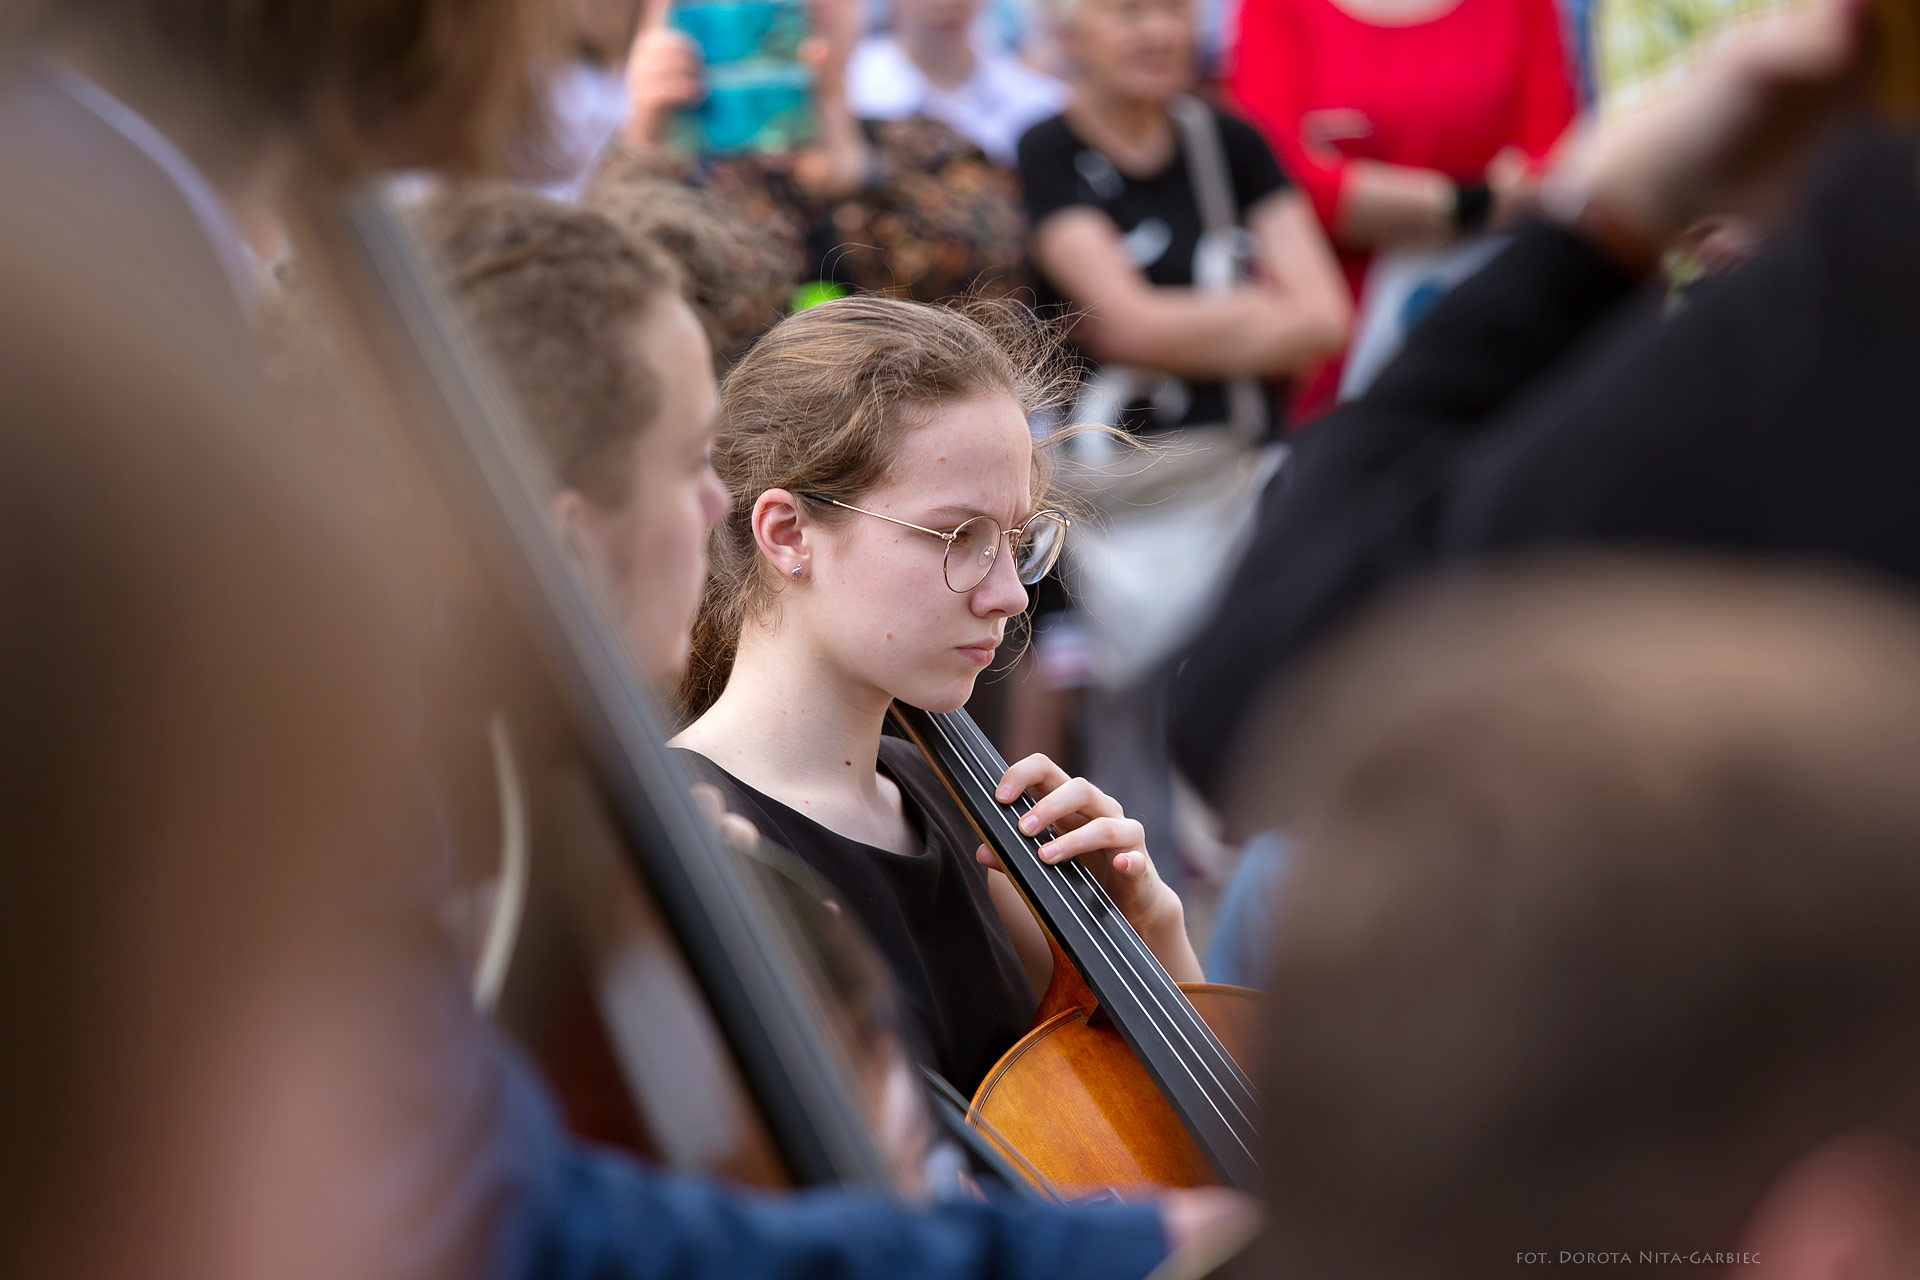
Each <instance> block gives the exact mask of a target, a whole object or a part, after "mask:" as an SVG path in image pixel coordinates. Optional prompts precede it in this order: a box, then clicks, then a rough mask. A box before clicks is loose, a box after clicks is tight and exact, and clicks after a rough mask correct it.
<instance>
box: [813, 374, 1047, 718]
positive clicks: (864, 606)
mask: <svg viewBox="0 0 1920 1280" xmlns="http://www.w3.org/2000/svg"><path fill="white" fill-rule="evenodd" d="M1032 500H1033V438H1032V436H1031V435H1030V434H1029V433H1028V431H1027V422H1026V417H1025V415H1024V414H1023V413H1022V412H1021V410H1020V406H1019V405H1018V404H1017V403H1015V402H1014V400H1013V399H1012V397H1010V396H1007V395H1005V394H998V393H995V394H989V395H982V396H977V397H972V398H969V399H965V400H956V401H950V402H948V403H946V404H943V405H941V406H939V407H938V408H936V409H934V410H933V411H932V412H931V413H929V414H928V415H927V416H926V419H925V422H924V424H923V425H921V426H919V427H918V428H916V429H914V430H913V431H912V432H910V433H909V434H908V436H907V437H906V439H905V440H904V441H903V442H902V443H901V446H900V451H899V453H898V455H897V456H896V457H895V459H894V462H893V466H892V468H891V469H890V471H889V478H888V479H887V480H886V481H885V482H884V483H882V484H881V485H880V486H879V487H877V488H875V489H873V490H871V491H870V492H868V493H866V494H864V495H863V496H862V497H860V498H859V499H856V502H857V503H858V505H859V506H862V507H865V508H866V509H867V510H869V511H876V512H880V513H881V514H884V515H888V516H892V517H894V518H895V519H898V520H907V521H911V522H912V523H914V524H917V525H923V526H925V527H926V528H928V529H938V530H941V531H943V532H944V531H946V530H950V529H953V528H954V527H955V526H957V525H959V524H960V523H961V522H962V521H964V520H968V519H970V518H972V517H974V516H979V515H987V516H992V517H993V518H994V519H995V520H996V521H998V522H999V523H1000V527H1001V528H1002V529H1011V528H1013V527H1014V526H1015V525H1017V524H1019V523H1020V522H1021V521H1023V520H1025V519H1026V518H1027V514H1028V509H1029V507H1030V505H1031V503H1032ZM840 514H842V515H844V517H845V520H844V521H836V522H835V524H834V525H833V526H832V527H828V526H826V525H823V524H821V523H819V522H818V521H809V522H808V523H807V524H806V526H805V534H804V537H805V543H806V547H807V550H808V554H809V558H810V570H811V572H810V576H809V579H808V580H807V581H806V582H804V583H798V584H795V585H796V586H797V587H798V589H797V590H793V591H789V592H788V593H786V595H787V599H786V601H784V602H783V603H784V604H785V605H786V606H787V607H786V608H784V609H783V610H782V614H783V619H782V620H783V623H784V622H786V621H789V620H790V621H791V622H792V623H793V624H795V625H797V626H798V627H799V628H801V629H802V630H803V631H804V635H803V636H795V637H793V638H794V639H798V640H801V641H802V642H803V643H806V644H808V645H809V646H811V647H812V649H813V650H814V651H815V652H816V653H818V654H819V655H821V657H822V658H823V659H824V661H825V665H826V667H827V669H828V670H827V675H828V678H829V679H833V680H836V681H838V682H841V683H843V685H844V687H845V689H846V691H847V693H848V694H849V696H850V697H852V698H853V699H855V700H856V701H861V702H865V701H875V702H882V703H884V701H885V700H887V699H892V698H899V699H900V700H902V701H903V702H906V703H908V704H910V705H912V706H916V707H923V708H925V709H927V710H929V711H952V710H954V709H956V708H958V707H960V706H963V705H964V704H965V703H966V701H967V698H968V697H969V696H970V695H971V694H972V692H973V682H974V680H975V679H976V678H977V677H978V676H979V674H980V673H981V672H982V671H983V670H985V669H986V667H987V664H988V663H990V662H991V661H993V655H994V650H995V649H996V648H998V646H999V644H1000V642H1001V640H1002V639H1003V638H1004V636H1005V634H1006V625H1007V619H1008V618H1010V617H1012V616H1014V615H1015V614H1017V613H1020V612H1021V611H1022V610H1024V609H1025V608H1026V607H1027V591H1026V588H1025V587H1023V586H1022V585H1021V584H1020V580H1019V578H1018V576H1017V575H1016V574H1015V572H1014V569H1013V558H1012V556H1010V555H1009V554H1008V553H1007V547H1006V545H1005V541H1004V539H1003V540H1002V545H1001V547H1000V550H999V554H998V555H997V556H996V557H995V560H994V564H993V568H992V570H991V571H990V572H989V573H988V574H987V576H986V578H985V580H983V581H982V582H981V583H980V585H979V586H977V587H975V588H974V589H973V590H971V591H969V592H966V593H964V594H962V593H958V592H955V591H952V590H949V589H948V587H947V583H946V578H945V576H944V575H943V573H942V568H941V566H942V563H943V560H944V557H945V554H946V544H945V543H944V542H942V541H941V540H940V539H938V538H935V537H933V536H931V535H929V534H925V533H920V532H917V531H915V530H913V529H905V528H902V527H901V526H899V525H897V524H891V523H889V522H888V521H886V520H879V519H876V518H874V517H873V516H870V515H862V514H859V513H857V512H851V511H848V512H842V513H840Z"/></svg>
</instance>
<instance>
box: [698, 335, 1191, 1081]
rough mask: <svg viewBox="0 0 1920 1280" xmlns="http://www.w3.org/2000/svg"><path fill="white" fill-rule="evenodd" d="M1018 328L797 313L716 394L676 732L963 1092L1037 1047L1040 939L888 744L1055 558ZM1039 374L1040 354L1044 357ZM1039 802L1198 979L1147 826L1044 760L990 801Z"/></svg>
mask: <svg viewBox="0 0 1920 1280" xmlns="http://www.w3.org/2000/svg"><path fill="white" fill-rule="evenodd" d="M1032 345H1033V343H1032V340H1031V339H1030V338H1029V339H1023V338H1021V337H1020V336H1019V330H1018V329H1017V328H1016V327H1015V326H1014V325H1013V324H1012V323H1011V322H1009V323H1007V324H1005V325H993V326H991V327H990V326H989V325H988V324H984V323H982V322H981V321H980V320H977V319H974V318H972V317H970V316H967V315H963V314H960V313H958V312H956V311H952V310H948V309H945V308H940V307H931V306H923V305H918V304H913V303H906V302H899V301H893V300H885V299H876V298H856V299H847V300H844V301H840V302H834V303H829V304H827V305H824V306H820V307H816V308H813V309H812V310H809V311H805V312H802V313H800V314H799V315H796V316H794V317H792V318H790V319H788V320H786V321H784V322H783V323H782V324H781V325H780V326H779V327H777V328H776V329H774V330H773V331H772V332H771V333H769V334H768V335H767V336H766V337H765V338H763V339H762V340H761V341H760V343H759V344H758V345H757V346H755V347H754V349H753V350H752V351H751V352H749V353H748V355H747V356H746V357H745V358H744V359H743V360H742V361H741V362H740V363H739V364H738V365H737V366H736V367H735V368H734V370H733V372H732V373H731V374H730V375H729V376H728V378H727V380H726V383H725V384H724V386H723V387H722V410H721V422H720V427H719V432H718V435H717V437H716V440H715V444H714V454H713V460H714V467H715V469H716V470H717V471H718V473H719V475H720V478H721V481H722V483H724V484H725V485H726V486H727V488H728V490H729V491H730V493H731V495H732V498H733V506H732V509H731V511H730V513H729V514H728V516H727V517H726V519H725V520H724V521H722V523H721V524H720V525H718V526H717V527H716V529H715V532H714V535H713V537H714V545H713V548H712V558H713V577H712V579H711V581H710V583H709V586H708V591H707V597H706V600H705V602H704V604H703V606H702V611H701V616H700V620H699V622H698V624H697V626H696V629H695V636H694V652H693V660H692V664H691V668H690V671H689V675H688V678H687V680H686V682H685V684H684V686H683V695H684V698H683V700H684V704H685V710H686V711H687V712H688V714H690V715H692V716H696V717H697V718H696V719H694V720H693V722H692V723H691V724H690V725H689V726H688V727H687V728H686V729H685V730H684V731H683V732H682V733H681V734H680V735H679V737H677V738H676V739H674V745H676V746H679V747H682V748H686V749H687V751H688V752H689V753H690V754H689V758H688V762H689V764H690V765H691V766H692V767H693V769H694V771H695V773H696V775H697V776H699V777H701V778H704V779H706V780H709V781H712V782H714V783H716V784H717V785H719V786H720V787H721V789H722V790H723V791H724V792H725V793H726V794H727V796H728V801H729V807H730V808H732V809H734V810H735V811H736V812H738V813H740V814H742V815H744V816H745V817H747V818H748V819H749V820H751V821H752V822H753V823H754V824H755V825H756V826H758V827H759V828H760V830H761V831H762V832H763V833H765V834H766V835H768V836H769V837H771V838H772V839H774V840H776V841H778V842H780V843H782V844H784V845H786V846H787V847H788V848H789V849H791V850H792V851H793V852H794V853H796V854H798V855H799V856H800V857H802V858H804V859H806V860H807V861H808V862H810V863H811V864H813V866H814V867H815V868H816V869H817V870H818V871H819V872H820V873H821V874H822V875H824V876H825V877H826V878H827V879H828V880H829V881H831V882H832V883H833V884H834V885H835V886H836V887H837V888H838V889H839V890H840V892H841V893H842V894H844V895H845V900H846V904H847V905H848V906H849V907H850V908H851V909H852V910H853V911H855V912H856V913H857V914H858V915H859V917H860V919H861V921H862V923H863V924H864V925H865V926H866V927H867V929H868V931H869V932H870V933H871V934H872V935H873V937H874V939H875V941H876V942H877V943H878V944H879V946H880V948H881V950H882V951H883V952H884V953H885V954H886V956H887V957H888V959H889V961H890V962H891V963H892V965H893V967H894V969H895V971H896V973H897V975H898V977H899V979H900V985H901V987H902V989H903V991H904V992H905V994H906V996H907V999H908V1000H909V1002H910V1003H912V1004H913V1005H914V1006H915V1007H916V1011H917V1012H918V1014H919V1015H920V1018H921V1021H922V1024H923V1026H924V1028H925V1030H926V1033H927V1037H928V1040H929V1041H930V1043H929V1046H928V1048H929V1050H930V1052H931V1057H932V1062H933V1065H934V1066H935V1067H936V1068H937V1069H938V1070H940V1071H941V1072H942V1073H943V1074H945V1075H946V1076H947V1077H948V1078H949V1079H950V1080H951V1081H952V1083H953V1084H954V1085H956V1086H957V1087H958V1088H960V1089H961V1090H962V1091H963V1092H970V1091H971V1090H972V1089H973V1088H974V1086H975V1085H976V1084H977V1083H978V1082H979V1081H980V1079H981V1077H982V1076H983V1075H984V1074H985V1073H986V1071H987V1070H988V1068H990V1067H991V1066H992V1065H993V1063H994V1061H995V1060H996V1059H997V1058H998V1057H999V1056H1000V1054H1002V1053H1003V1052H1005V1051H1006V1050H1007V1049H1008V1048H1009V1047H1010V1046H1012V1044H1013V1043H1014V1041H1015V1040H1016V1039H1018V1038H1019V1036H1020V1035H1021V1033H1022V1032H1023V1031H1024V1030H1025V1028H1026V1025H1027V1023H1028V1021H1029V1019H1030V1018H1031V1016H1032V1013H1033V1010H1034V1005H1035V1001H1036V998H1037V997H1036V993H1037V992H1038V991H1040V990H1044V988H1045V986H1046V983H1047V980H1048V978H1049V976H1050V973H1051V959H1050V956H1049V952H1048V948H1047V944H1046V939H1045V936H1044V934H1043V933H1042V932H1041V930H1040V927H1039V925H1038V924H1037V923H1036V922H1035V920H1034V919H1033V917H1032V915H1031V914H1030V912H1029V911H1028V910H1027V908H1026V906H1025V904H1024V902H1023V901H1022V900H1021V898H1020V897H1019V895H1018V893H1017V892H1016V891H1015V890H1014V888H1013V886H1012V885H1011V884H1010V883H1009V882H1007V881H1006V879H1005V878H1004V876H1002V875H1000V874H998V873H997V872H991V873H990V872H988V871H987V870H986V867H985V865H983V864H990V862H991V855H990V854H988V853H987V851H986V849H985V847H984V846H979V845H978V841H977V839H976V838H975V836H974V833H973V831H972V829H971V828H970V827H969V825H968V823H967V820H966V818H965V816H964V815H963V814H962V813H961V811H960V809H959V807H958V806H957V805H956V804H955V803H954V802H953V800H952V799H951V797H950V796H949V795H948V794H947V793H946V791H945V790H944V789H943V788H942V786H941V784H940V782H939V780H938V779H937V777H936V776H935V774H934V773H933V770H932V768H931V767H930V766H929V765H928V764H927V763H926V762H925V761H924V760H923V759H922V758H921V756H920V754H919V753H918V752H917V751H916V750H915V749H914V748H913V747H912V746H910V745H909V744H908V743H906V742H904V741H901V740H899V739H893V738H885V737H883V736H882V726H883V723H884V720H885V717H886V713H887V708H888V706H889V705H890V704H891V703H892V702H893V700H894V699H896V698H897V699H900V700H901V701H903V702H906V703H909V704H911V705H913V706H917V707H922V708H926V709H928V710H933V711H948V710H953V709H955V708H958V707H960V706H962V705H963V704H965V702H966V701H967V698H968V696H969V695H970V694H971V693H972V691H973V684H974V681H975V679H976V678H977V677H978V676H979V674H980V672H981V671H983V670H984V669H985V668H986V667H987V665H988V663H990V662H991V661H992V659H993V655H994V651H995V649H996V648H997V647H998V646H999V644H1000V643H1001V641H1002V640H1003V639H1004V638H1005V635H1006V630H1007V624H1008V621H1009V619H1011V618H1013V617H1014V616H1015V615H1016V614H1018V613H1020V612H1021V611H1022V610H1024V609H1025V608H1026V606H1027V587H1028V586H1029V585H1031V584H1032V583H1033V582H1036V581H1038V579H1039V578H1040V577H1041V576H1042V575H1044V574H1045V573H1046V571H1047V570H1048V569H1049V568H1050V567H1051V566H1052V564H1053V562H1054V560H1055V559H1056V558H1057V556H1058V554H1059V549H1060V546H1061V543H1062V541H1063V539H1064V538H1065V536H1066V533H1067V525H1068V521H1067V520H1066V519H1065V518H1064V517H1063V516H1061V515H1060V514H1059V513H1057V512H1054V511H1050V510H1048V509H1047V508H1046V504H1045V497H1046V492H1045V484H1044V468H1042V467H1039V466H1037V462H1038V461H1039V460H1038V459H1037V458H1036V450H1035V447H1034V443H1033V439H1032V436H1031V435H1030V433H1029V431H1028V427H1027V420H1028V415H1029V413H1030V412H1032V411H1033V410H1035V409H1037V408H1040V407H1042V406H1043V404H1045V403H1046V402H1047V401H1048V400H1049V396H1050V392H1051V390H1052V388H1053V385H1054V384H1055V383H1056V382H1057V380H1056V379H1051V378H1048V377H1046V376H1044V375H1036V374H1034V373H1033V372H1031V367H1032V362H1031V359H1030V357H1031V356H1032V355H1033V354H1034V353H1033V352H1032V351H1031V350H1029V349H1028V348H1031V347H1032ZM1041 363H1042V366H1043V367H1044V365H1045V362H1044V361H1042V362H1041ZM1023 791H1027V792H1030V793H1032V794H1033V795H1035V796H1038V797H1042V798H1041V799H1040V800H1039V803H1038V805H1037V806H1036V807H1035V809H1034V811H1033V814H1032V815H1031V819H1030V823H1031V825H1030V827H1029V830H1030V831H1039V830H1043V829H1045V828H1046V827H1048V826H1049V825H1051V826H1053V827H1055V828H1056V829H1057V830H1059V831H1060V832H1062V833H1063V834H1061V835H1060V837H1059V838H1058V839H1057V840H1055V841H1054V842H1053V843H1052V845H1051V846H1050V847H1049V850H1048V853H1047V855H1046V856H1047V857H1048V859H1049V861H1055V862H1057V861H1061V860H1064V859H1067V858H1075V857H1077V858H1080V859H1081V860H1082V861H1083V862H1084V863H1085V864H1086V865H1087V866H1088V867H1089V868H1090V869H1091V870H1092V871H1093V872H1094V874H1095V875H1096V876H1097V877H1098V878H1099V880H1100V881H1101V883H1102V884H1103V885H1104V886H1105V887H1106V889H1107V892H1108V893H1109V894H1110V895H1111V896H1112V898H1113V900H1114V902H1115V903H1116V904H1117V905H1118V906H1119V908H1120V910H1121V911H1122V913H1123V914H1124V915H1125V916H1126V917H1127V919H1128V921H1129V922H1131V923H1132V925H1133V927H1134V928H1135V929H1136V930H1137V931H1138V932H1139V934H1140V935H1141V937H1142V938H1143V939H1144V940H1145V941H1146V943H1147V945H1148V946H1149V947H1150V948H1151V949H1152V950H1153V952H1154V954H1155V955H1156V956H1157V957H1158V958H1159V959H1160V961H1161V963H1162V964H1163V965H1165V967H1166V968H1167V970H1168V971H1169V973H1171V974H1172V975H1173V976H1174V977H1175V978H1176V979H1178V980H1182V981H1187V980H1193V981H1197V980H1199V978H1200V965H1199V961H1198V960H1197V959H1196V958H1195V956H1194V951H1193V946H1192V944H1191V943H1190V942H1189V941H1188V939H1187V934H1186V925H1185V919H1184V913H1183V910H1182V907H1181V904H1180V899H1179V897H1178V896H1177V895H1176V894H1175V893H1174V892H1173V891H1172V890H1171V889H1169V888H1168V887H1167V886H1166V884H1165V883H1163V882H1162V881H1161V879H1160V877H1159V876H1158V874H1156V872H1155V871H1154V867H1153V861H1152V859H1151V858H1150V857H1148V855H1147V851H1146V849H1145V848H1143V847H1142V845H1143V837H1142V832H1141V828H1140V824H1139V823H1137V822H1135V821H1133V820H1132V819H1130V818H1128V817H1127V816H1126V814H1125V813H1124V812H1122V810H1121V807H1120V805H1119V804H1117V803H1116V802H1115V801H1114V800H1113V799H1112V798H1111V797H1109V796H1107V795H1105V794H1103V793H1102V792H1101V791H1100V790H1099V789H1098V788H1097V787H1095V786H1094V785H1093V784H1092V783H1090V782H1088V781H1087V780H1086V779H1084V778H1069V777H1068V776H1067V775H1066V773H1065V772H1064V771H1062V770H1061V769H1060V768H1059V767H1058V766H1057V765H1055V764H1054V763H1053V762H1052V761H1051V760H1048V759H1047V758H1046V757H1044V756H1038V755H1036V756H1030V757H1028V758H1027V759H1024V760H1022V761H1020V762H1019V763H1017V764H1015V765H1014V766H1013V767H1012V768H1011V769H1009V770H1008V771H1007V773H1006V775H1005V777H1004V778H1003V779H1001V781H1000V785H999V796H1000V798H1001V799H1003V800H1011V799H1013V798H1015V797H1017V796H1018V795H1020V794H1021V793H1022V792H1023Z"/></svg>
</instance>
